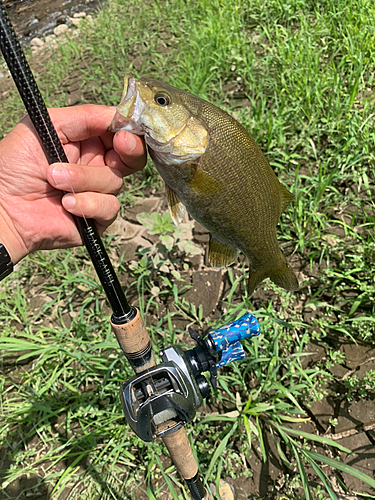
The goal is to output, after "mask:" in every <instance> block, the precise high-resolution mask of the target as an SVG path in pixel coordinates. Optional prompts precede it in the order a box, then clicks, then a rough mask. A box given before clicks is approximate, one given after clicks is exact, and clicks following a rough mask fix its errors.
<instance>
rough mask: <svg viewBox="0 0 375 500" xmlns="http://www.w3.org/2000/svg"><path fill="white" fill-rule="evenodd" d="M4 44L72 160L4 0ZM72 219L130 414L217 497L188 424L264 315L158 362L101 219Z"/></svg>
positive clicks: (56, 149) (193, 489)
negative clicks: (96, 287)
mask: <svg viewBox="0 0 375 500" xmlns="http://www.w3.org/2000/svg"><path fill="white" fill-rule="evenodd" d="M0 49H1V51H2V53H3V56H4V59H5V61H6V63H7V66H8V68H9V71H10V73H11V75H12V77H13V80H14V82H15V84H16V86H17V89H18V92H19V94H20V96H21V98H22V100H23V103H24V105H25V108H26V111H27V112H28V114H29V116H30V119H31V121H32V123H33V125H34V128H35V130H36V133H37V135H38V137H39V140H40V143H41V146H42V148H43V150H44V153H45V155H46V158H47V160H48V162H49V164H52V163H68V158H67V156H66V154H65V152H64V149H63V146H62V144H61V142H60V140H59V138H58V136H57V132H56V130H55V128H54V126H53V124H52V122H51V119H50V116H49V114H48V110H47V108H46V105H45V103H44V100H43V98H42V95H41V93H40V91H39V89H38V86H37V84H36V81H35V79H34V76H33V74H32V72H31V69H30V67H29V64H28V62H27V60H26V57H25V55H24V52H23V50H22V48H21V45H20V43H19V41H18V39H17V36H16V34H15V32H14V29H13V26H12V24H11V21H10V19H9V17H8V14H7V12H6V10H5V7H4V4H3V2H2V0H0ZM73 218H74V222H75V224H76V226H77V228H78V230H79V233H80V235H81V238H82V241H83V243H84V244H85V246H86V249H87V251H88V253H89V256H90V258H91V261H92V263H93V266H94V268H95V270H96V273H97V275H98V278H99V280H100V282H101V284H102V286H103V290H104V292H105V294H106V296H107V298H108V302H109V304H110V306H111V309H112V316H111V326H112V329H113V331H114V333H115V336H116V338H117V341H118V343H119V345H120V348H121V349H122V351H123V352H124V354H125V356H126V358H127V360H128V361H129V363H130V365H131V366H132V368H133V370H134V372H135V374H136V375H135V376H134V377H132V378H131V379H129V380H128V381H127V382H125V383H124V384H123V385H122V387H121V391H120V396H121V403H122V407H123V411H124V415H125V418H126V420H127V422H128V423H129V425H130V426H131V428H132V429H133V430H134V432H135V433H136V434H137V435H138V436H139V437H140V438H142V439H143V440H144V441H151V440H152V439H155V438H157V437H160V438H161V439H162V440H163V442H164V444H165V445H166V447H167V449H168V451H169V453H170V455H171V457H172V459H173V462H174V464H175V466H176V468H177V470H178V472H179V473H180V475H181V476H182V477H183V478H184V479H185V482H186V484H187V486H188V488H189V490H190V494H191V498H192V500H211V496H210V493H209V492H208V490H207V489H206V488H205V486H204V484H203V480H202V477H201V475H200V473H199V470H198V463H197V461H196V459H195V457H194V454H193V451H192V449H191V446H190V442H189V440H188V437H187V434H186V430H185V427H184V426H185V425H186V424H187V423H189V422H190V421H191V420H192V418H193V417H194V415H195V414H196V410H197V408H199V407H200V406H201V405H202V403H203V400H204V399H205V398H207V397H208V396H209V395H210V392H211V388H210V384H209V383H208V381H207V379H206V378H205V377H204V375H203V373H204V372H209V373H210V382H211V386H212V388H213V389H216V380H217V369H218V368H221V367H222V366H225V365H226V364H227V363H229V362H232V361H236V360H238V359H242V358H244V357H245V352H244V350H243V347H242V345H241V344H240V341H241V340H243V339H245V338H250V337H252V336H254V335H258V334H259V332H260V328H259V325H258V322H257V320H256V319H255V317H254V316H253V315H252V314H250V313H247V314H245V315H244V316H243V317H242V318H240V319H239V320H237V321H235V322H233V323H231V324H230V325H226V326H224V327H221V328H219V329H217V330H213V331H212V332H210V333H209V334H208V335H207V336H206V337H205V338H203V337H201V336H199V335H198V334H197V333H196V332H194V331H193V330H190V331H189V333H190V335H191V337H192V338H193V339H194V340H195V341H196V343H197V346H196V347H195V348H193V349H191V350H186V351H184V350H183V349H181V348H180V347H178V346H170V347H168V348H166V349H164V350H163V351H162V352H161V353H160V354H161V357H162V363H161V364H158V365H156V362H155V358H154V355H153V351H152V347H151V341H150V337H149V334H148V332H147V329H146V327H145V325H144V323H143V320H142V318H141V315H140V312H139V310H138V309H136V308H135V307H134V306H131V305H129V303H128V302H127V300H126V297H125V294H124V292H123V290H122V288H121V285H120V282H119V280H118V277H117V275H116V273H115V271H114V268H113V266H112V263H111V261H110V259H109V256H108V254H107V252H106V250H105V247H104V245H103V242H102V240H101V238H100V236H99V234H98V231H97V229H96V227H95V222H94V221H93V220H91V219H87V218H85V217H76V216H74V217H73Z"/></svg>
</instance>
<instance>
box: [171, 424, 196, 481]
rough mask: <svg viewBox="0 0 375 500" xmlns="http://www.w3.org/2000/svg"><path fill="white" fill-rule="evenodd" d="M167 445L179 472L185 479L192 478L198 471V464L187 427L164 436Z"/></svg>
mask: <svg viewBox="0 0 375 500" xmlns="http://www.w3.org/2000/svg"><path fill="white" fill-rule="evenodd" d="M163 441H164V444H165V446H166V447H167V448H168V451H169V453H170V455H171V457H172V460H173V462H174V464H175V466H176V467H177V469H178V471H179V473H180V474H181V476H182V477H183V478H184V479H191V478H192V477H194V476H195V475H196V474H197V472H198V465H197V462H196V460H195V457H194V455H193V450H192V449H191V446H190V443H189V440H188V437H187V434H186V430H185V427H181V428H180V429H178V430H177V431H175V432H171V433H170V434H167V435H166V436H164V437H163Z"/></svg>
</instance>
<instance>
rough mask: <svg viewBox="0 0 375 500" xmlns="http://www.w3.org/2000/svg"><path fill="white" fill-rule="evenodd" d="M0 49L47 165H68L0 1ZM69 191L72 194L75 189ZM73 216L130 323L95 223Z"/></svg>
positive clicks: (112, 299)
mask: <svg viewBox="0 0 375 500" xmlns="http://www.w3.org/2000/svg"><path fill="white" fill-rule="evenodd" d="M0 48H1V51H2V53H3V56H4V59H5V61H6V63H7V65H8V68H9V71H10V73H11V75H12V77H13V80H14V82H15V84H16V86H17V89H18V92H19V94H20V96H21V98H22V100H23V102H24V105H25V108H26V111H27V112H28V114H29V117H30V119H31V121H32V123H33V125H34V127H35V130H36V132H37V135H38V136H39V139H40V143H41V145H42V148H43V150H44V153H45V155H46V157H47V160H48V163H50V164H52V163H69V161H68V158H67V157H66V154H65V151H64V149H63V147H62V144H61V142H60V140H59V138H58V136H57V133H56V130H55V128H54V126H53V124H52V122H51V119H50V116H49V114H48V111H47V108H46V105H45V103H44V101H43V98H42V95H41V93H40V91H39V89H38V86H37V84H36V81H35V79H34V76H33V74H32V72H31V70H30V67H29V65H28V62H27V60H26V58H25V55H24V53H23V50H22V48H21V45H20V43H19V41H18V39H17V35H16V34H15V32H14V29H13V26H12V24H11V22H10V19H9V17H8V14H7V12H6V10H5V7H4V4H3V2H2V1H1V0H0ZM69 184H70V183H69ZM70 187H72V186H70ZM72 192H73V194H75V193H74V190H72ZM82 215H83V214H82ZM72 217H73V219H74V222H75V224H76V226H77V228H78V230H79V232H80V235H81V238H82V241H83V242H84V244H85V246H86V248H87V251H88V253H89V255H90V258H91V260H92V262H93V265H94V267H95V270H96V272H97V275H98V277H99V280H100V282H101V284H102V286H103V289H104V292H105V294H106V296H107V298H108V301H109V303H110V305H111V308H112V311H113V316H114V317H115V318H116V320H117V321H118V322H121V321H123V322H127V321H130V320H131V319H132V318H133V317H134V315H135V309H134V308H133V307H131V306H130V305H129V304H128V302H127V300H126V298H125V295H124V292H123V290H122V288H121V285H120V283H119V281H118V278H117V276H116V273H115V271H114V269H113V266H112V264H111V261H110V260H109V257H108V254H107V252H106V250H105V248H104V245H103V242H102V240H101V238H100V236H99V234H98V231H97V229H96V227H95V223H94V221H93V220H92V219H87V218H86V217H84V216H83V217H82V218H81V217H76V216H74V215H72Z"/></svg>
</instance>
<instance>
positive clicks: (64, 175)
mask: <svg viewBox="0 0 375 500" xmlns="http://www.w3.org/2000/svg"><path fill="white" fill-rule="evenodd" d="M51 173H52V177H53V180H54V181H55V184H56V186H61V185H66V183H67V181H68V180H69V175H68V172H67V171H66V169H65V168H64V167H63V166H62V165H56V166H55V167H53V169H52V172H51Z"/></svg>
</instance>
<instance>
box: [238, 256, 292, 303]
mask: <svg viewBox="0 0 375 500" xmlns="http://www.w3.org/2000/svg"><path fill="white" fill-rule="evenodd" d="M266 278H270V279H271V280H272V281H273V282H274V283H275V285H277V286H280V287H281V288H285V290H288V291H290V292H293V291H295V290H298V287H299V285H298V280H297V277H296V275H295V274H294V273H293V271H292V270H291V269H290V268H289V267H288V265H287V264H286V262H285V263H283V265H282V266H280V267H278V268H275V269H274V268H272V269H268V270H266V271H253V272H252V273H251V274H250V277H249V282H248V284H247V290H248V293H249V296H251V295H252V294H253V293H254V290H255V288H256V287H257V286H258V285H259V283H261V282H262V281H263V280H265V279H266Z"/></svg>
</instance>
